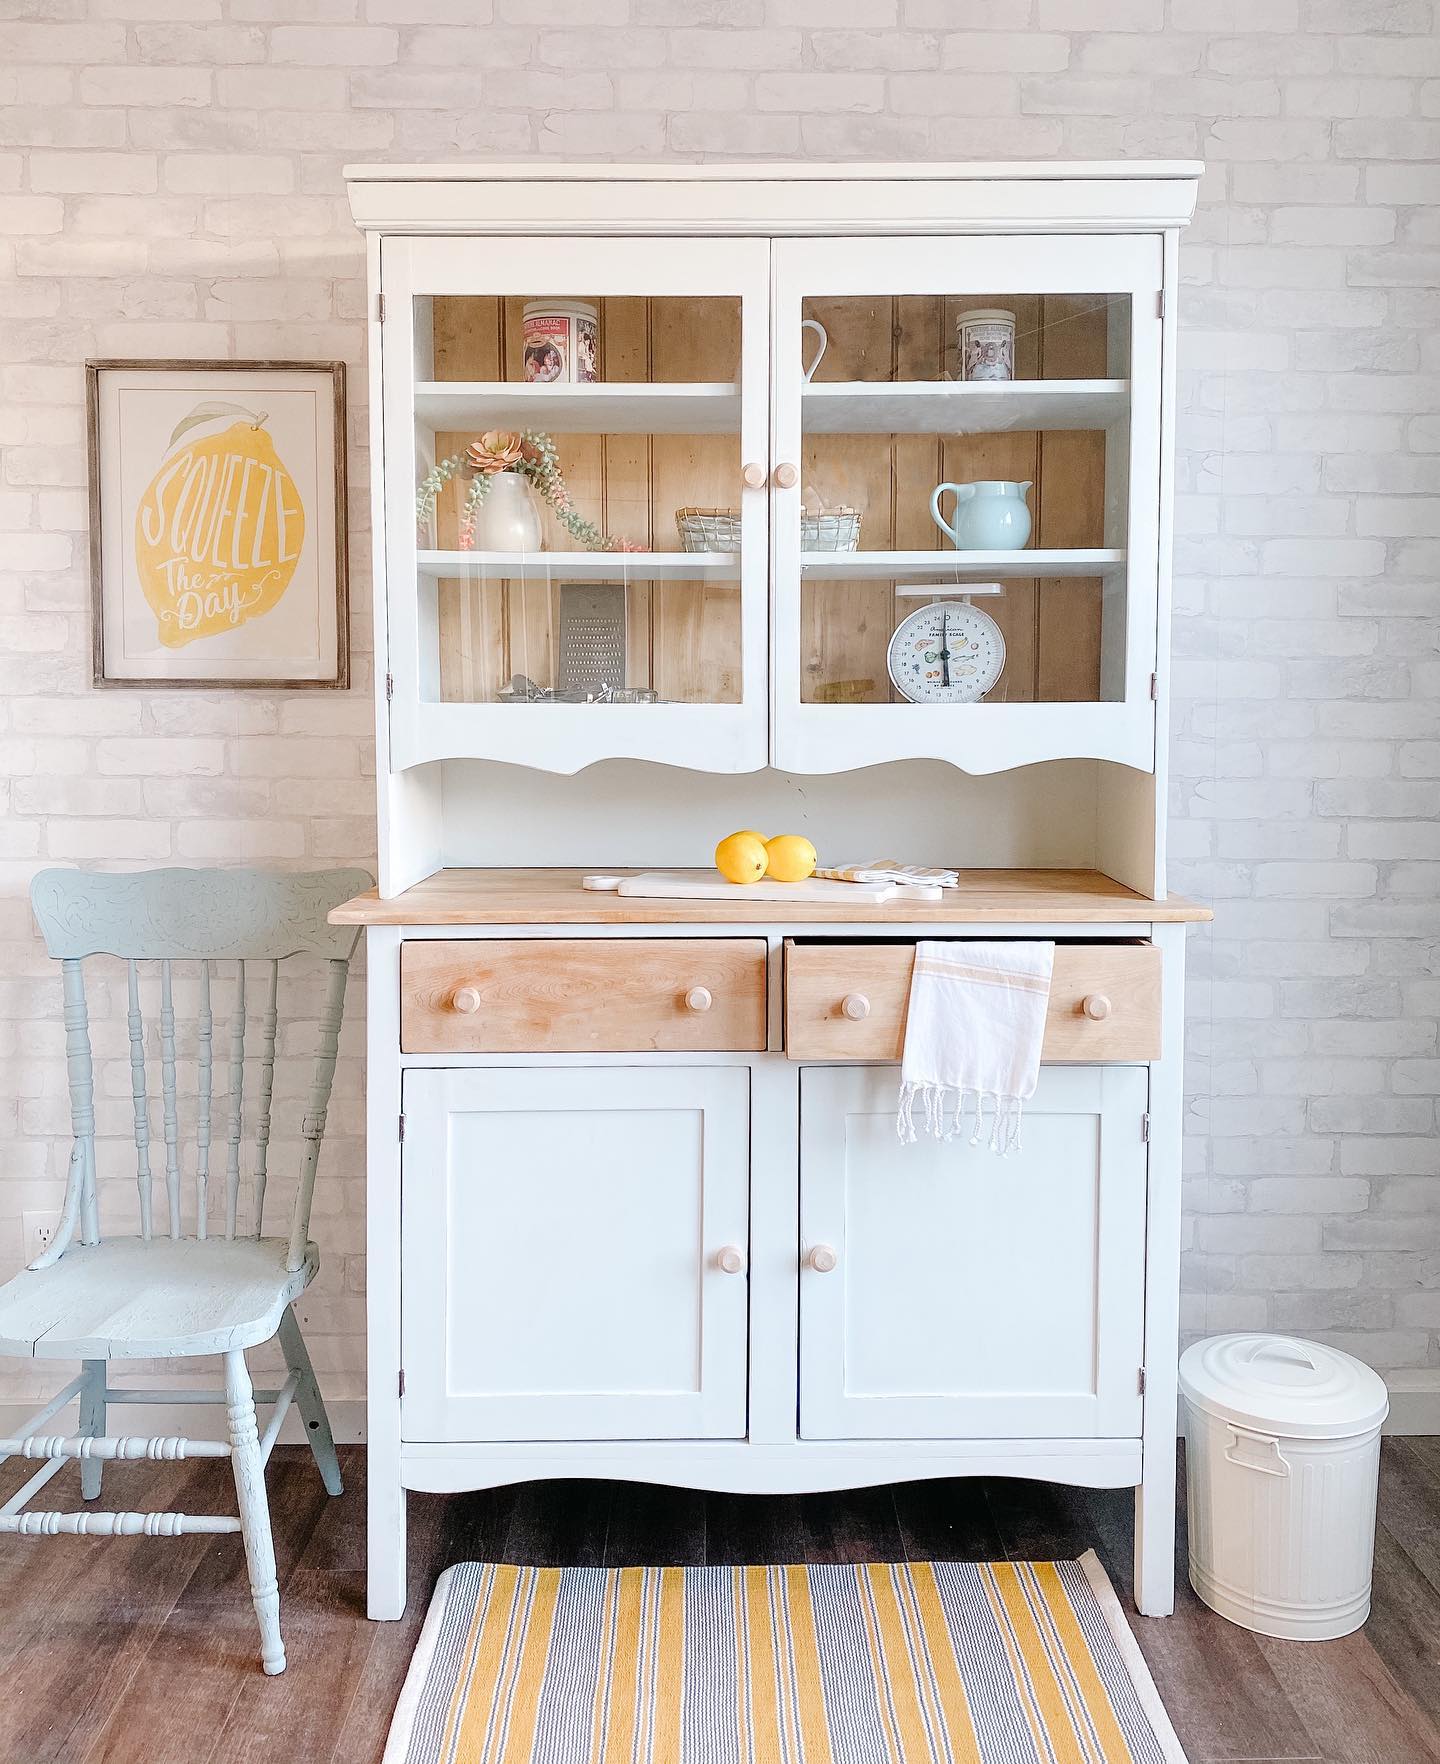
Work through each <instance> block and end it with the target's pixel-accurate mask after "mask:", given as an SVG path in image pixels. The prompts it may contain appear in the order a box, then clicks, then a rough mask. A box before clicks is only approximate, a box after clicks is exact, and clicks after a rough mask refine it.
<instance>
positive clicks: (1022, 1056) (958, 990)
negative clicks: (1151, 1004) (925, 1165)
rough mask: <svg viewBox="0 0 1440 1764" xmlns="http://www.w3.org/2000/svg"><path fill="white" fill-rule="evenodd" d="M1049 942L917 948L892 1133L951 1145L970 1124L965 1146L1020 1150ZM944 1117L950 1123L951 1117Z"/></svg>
mask: <svg viewBox="0 0 1440 1764" xmlns="http://www.w3.org/2000/svg"><path fill="white" fill-rule="evenodd" d="M1054 964H1055V945H1054V944H1053V943H998V942H997V943H984V942H968V941H967V942H963V943H961V942H955V943H917V944H916V946H915V966H914V968H913V969H912V970H911V975H910V1007H909V1010H908V1012H907V1014H906V1018H905V1051H904V1053H903V1055H902V1056H901V1062H900V1106H899V1113H898V1115H897V1118H896V1128H897V1131H898V1132H899V1135H900V1138H901V1141H902V1142H903V1143H907V1144H908V1143H913V1142H914V1139H915V1122H914V1111H915V1108H916V1105H917V1104H918V1105H919V1107H920V1109H921V1110H922V1111H923V1114H924V1121H925V1131H926V1132H927V1133H929V1134H932V1135H933V1136H934V1137H935V1138H937V1139H940V1138H944V1139H953V1138H955V1136H956V1135H957V1134H959V1133H962V1132H963V1131H964V1125H965V1117H966V1115H967V1114H968V1115H969V1125H970V1143H971V1145H978V1144H979V1143H980V1141H981V1139H982V1137H985V1135H986V1127H985V1110H986V1107H987V1105H988V1106H989V1108H990V1111H991V1114H990V1126H989V1134H988V1140H987V1143H988V1144H989V1147H990V1149H991V1151H996V1152H1000V1153H1002V1154H1003V1153H1005V1152H1008V1151H1018V1150H1019V1149H1020V1116H1021V1109H1022V1106H1023V1104H1024V1102H1025V1099H1026V1098H1027V1097H1031V1096H1034V1094H1035V1085H1036V1082H1037V1081H1038V1079H1039V1077H1040V1050H1041V1047H1042V1046H1043V1044H1044V1041H1045V1012H1046V1010H1047V1009H1048V1007H1049V1004H1050V973H1051V969H1052V968H1053V967H1054ZM947 1117H948V1118H947Z"/></svg>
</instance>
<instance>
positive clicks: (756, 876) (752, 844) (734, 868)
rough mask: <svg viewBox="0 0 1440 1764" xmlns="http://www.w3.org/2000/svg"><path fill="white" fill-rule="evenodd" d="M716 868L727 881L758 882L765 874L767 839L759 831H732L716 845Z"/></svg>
mask: <svg viewBox="0 0 1440 1764" xmlns="http://www.w3.org/2000/svg"><path fill="white" fill-rule="evenodd" d="M715 868H716V869H717V870H718V871H719V872H720V874H721V875H722V876H723V877H724V878H725V880H726V881H727V882H758V881H759V880H760V878H761V877H762V876H763V875H764V874H765V841H764V840H763V839H762V838H761V837H760V835H759V834H758V833H732V834H731V835H730V837H729V838H728V839H722V840H721V841H720V843H719V844H718V845H717V846H716V847H715Z"/></svg>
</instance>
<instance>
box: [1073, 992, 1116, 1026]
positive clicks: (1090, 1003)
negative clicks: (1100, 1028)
mask: <svg viewBox="0 0 1440 1764" xmlns="http://www.w3.org/2000/svg"><path fill="white" fill-rule="evenodd" d="M1080 1009H1081V1010H1082V1011H1084V1013H1085V1015H1086V1016H1087V1017H1089V1018H1090V1019H1091V1020H1092V1021H1093V1022H1096V1023H1103V1022H1104V1021H1105V1019H1106V1017H1108V1016H1109V1015H1110V1010H1111V1005H1110V1000H1109V999H1108V998H1106V996H1105V994H1104V993H1103V992H1087V993H1086V995H1085V999H1084V1002H1083V1003H1082V1004H1081V1006H1080Z"/></svg>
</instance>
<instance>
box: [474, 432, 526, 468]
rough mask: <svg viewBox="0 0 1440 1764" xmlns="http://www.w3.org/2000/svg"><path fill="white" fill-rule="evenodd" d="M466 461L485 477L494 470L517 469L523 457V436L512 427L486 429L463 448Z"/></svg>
mask: <svg viewBox="0 0 1440 1764" xmlns="http://www.w3.org/2000/svg"><path fill="white" fill-rule="evenodd" d="M465 458H466V463H467V464H468V465H469V466H470V467H471V469H472V470H474V471H477V472H483V473H484V474H485V475H486V476H487V477H490V476H492V475H493V474H494V473H495V472H513V471H518V470H519V469H520V467H521V462H522V461H523V460H524V458H525V437H524V436H522V435H518V434H516V432H515V430H514V429H487V430H486V431H485V433H484V434H483V435H482V436H481V437H480V439H479V440H478V441H472V442H471V443H470V445H469V446H468V447H467V448H466V449H465Z"/></svg>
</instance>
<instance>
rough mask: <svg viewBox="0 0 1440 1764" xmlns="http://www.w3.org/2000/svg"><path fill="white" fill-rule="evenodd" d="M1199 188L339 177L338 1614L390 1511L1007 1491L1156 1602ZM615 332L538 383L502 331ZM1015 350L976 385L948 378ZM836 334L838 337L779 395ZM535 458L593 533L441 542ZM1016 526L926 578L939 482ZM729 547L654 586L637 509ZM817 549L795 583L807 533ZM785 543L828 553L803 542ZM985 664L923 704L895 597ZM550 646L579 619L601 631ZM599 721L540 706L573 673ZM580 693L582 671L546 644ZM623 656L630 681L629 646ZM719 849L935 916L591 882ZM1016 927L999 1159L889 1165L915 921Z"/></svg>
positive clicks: (524, 173) (701, 174) (381, 1548)
mask: <svg viewBox="0 0 1440 1764" xmlns="http://www.w3.org/2000/svg"><path fill="white" fill-rule="evenodd" d="M1199 172H1200V168H1199V167H1198V166H1197V165H1193V164H1143V163H1138V162H1137V163H1132V164H1122V165H1108V164H1093V165H1092V164H1077V165H1050V164H1043V165H956V166H940V165H923V166H908V167H898V166H875V165H854V166H822V165H767V166H758V165H747V166H738V167H737V166H693V165H684V166H682V165H675V166H658V165H657V166H633V165H632V166H601V165H547V164H541V163H537V164H534V165H529V166H503V165H497V166H468V167H466V166H440V167H401V166H375V167H359V168H352V169H351V170H350V171H349V172H348V174H347V175H348V177H349V181H350V196H351V203H352V207H353V210H354V214H355V218H356V220H357V222H358V224H359V225H360V226H361V227H362V228H363V229H364V230H365V233H366V238H367V246H368V253H369V287H370V302H371V318H370V399H371V412H372V421H371V443H372V448H373V454H374V458H373V482H374V498H373V517H374V528H375V651H376V674H377V682H378V687H377V692H376V708H377V723H376V728H377V750H378V751H377V773H378V797H379V823H380V874H381V880H380V886H379V888H378V890H377V891H376V892H375V894H373V895H371V896H368V897H364V898H362V899H360V900H357V901H355V902H352V903H351V904H350V905H349V906H348V907H345V908H342V909H340V912H339V913H338V914H337V917H339V918H341V919H343V920H345V921H346V922H349V923H358V924H363V925H365V926H366V927H367V928H368V948H369V1079H368V1082H369V1103H368V1110H369V1114H368V1121H369V1141H370V1151H369V1160H370V1162H369V1200H368V1206H369V1226H368V1242H369V1264H368V1267H369V1272H368V1302H369V1319H370V1321H369V1454H370V1471H369V1486H370V1496H369V1498H370V1533H369V1581H370V1595H369V1602H370V1611H371V1614H372V1615H373V1616H376V1617H396V1616H398V1615H399V1614H400V1612H401V1610H402V1609H403V1607H404V1603H405V1596H406V1593H405V1504H406V1491H407V1490H440V1491H444V1490H459V1489H474V1488H481V1487H486V1486H489V1485H492V1484H495V1483H501V1482H508V1481H515V1480H520V1479H523V1478H532V1477H565V1476H600V1477H618V1478H632V1479H645V1480H654V1481H660V1482H671V1483H679V1484H686V1485H691V1486H698V1487H705V1488H716V1489H731V1490H741V1491H753V1492H756V1493H763V1492H767V1491H770V1492H775V1491H795V1490H804V1489H817V1488H827V1487H840V1486H852V1485H861V1484H866V1483H878V1482H884V1481H889V1480H895V1479H900V1478H907V1477H933V1476H946V1475H956V1474H981V1473H985V1474H999V1475H1012V1476H1030V1477H1042V1478H1051V1479H1055V1480H1060V1481H1068V1482H1074V1483H1084V1484H1092V1485H1108V1486H1134V1487H1135V1488H1136V1490H1137V1506H1136V1549H1137V1575H1136V1586H1137V1598H1138V1602H1139V1605H1140V1608H1141V1609H1142V1610H1144V1611H1147V1612H1152V1613H1155V1612H1166V1611H1169V1610H1170V1608H1171V1604H1172V1597H1173V1582H1172V1576H1173V1557H1172V1539H1173V1528H1174V1469H1175V1358H1176V1312H1177V1265H1178V1256H1179V1234H1180V1204H1179V1183H1180V1158H1179V1140H1180V1125H1181V1055H1182V1029H1183V1012H1182V982H1183V946H1184V933H1185V922H1186V921H1187V920H1196V919H1201V918H1205V917H1207V916H1208V915H1207V914H1206V913H1205V911H1204V910H1203V909H1201V908H1198V907H1195V906H1192V905H1190V904H1188V903H1186V902H1183V901H1179V900H1175V899H1173V898H1168V897H1167V895H1166V888H1165V797H1166V759H1165V750H1166V743H1165V732H1166V706H1167V699H1168V687H1167V679H1168V649H1169V641H1168V639H1169V611H1168V597H1169V573H1170V572H1169V560H1170V537H1169V534H1170V505H1171V469H1172V468H1171V431H1172V425H1173V403H1174V376H1175V320H1174V300H1175V288H1176V245H1177V239H1178V234H1179V230H1180V228H1181V227H1183V226H1184V224H1185V223H1186V221H1187V220H1188V218H1189V216H1190V214H1191V211H1192V208H1193V205H1194V200H1195V192H1196V182H1197V178H1198V176H1199ZM561 297H563V298H565V299H567V300H572V301H573V300H581V301H584V302H587V303H589V304H590V305H592V306H593V307H594V308H595V311H596V314H597V318H598V333H599V334H598V349H597V371H598V378H597V380H596V381H595V382H593V383H581V384H570V383H568V382H559V381H557V382H553V383H539V382H529V381H527V380H526V379H525V377H524V370H523V365H522V326H523V308H524V306H525V304H526V303H527V302H528V301H533V300H537V299H541V300H553V299H556V298H561ZM975 308H980V309H987V310H993V309H996V308H999V309H1001V310H1003V311H1006V312H1009V313H1012V314H1013V315H1014V317H1015V326H1016V330H1015V347H1014V354H1015V362H1014V378H1013V379H1011V380H1009V381H1005V382H998V383H997V382H983V381H964V380H961V379H959V378H958V376H956V374H955V337H956V319H957V317H958V316H959V315H960V314H961V313H962V312H964V311H966V310H970V309H975ZM817 327H823V331H824V333H825V336H826V338H827V340H828V342H827V348H826V352H825V354H824V357H823V359H822V360H821V362H820V363H819V365H818V368H817V369H816V371H815V373H814V377H813V379H810V380H807V379H806V377H805V369H806V367H807V366H809V365H810V362H811V357H812V356H813V353H814V349H815V346H816V343H817V341H818V338H819V330H818V329H817ZM512 429H513V430H530V429H534V430H544V431H546V432H547V433H549V434H551V435H552V436H553V437H554V438H555V441H556V446H557V450H558V455H559V459H560V463H561V467H562V469H563V471H564V474H565V479H566V482H567V484H568V486H569V489H570V492H571V494H572V496H573V499H574V505H575V507H576V508H577V510H579V511H580V512H581V513H583V514H584V516H585V517H586V518H588V519H590V520H592V521H594V522H595V523H596V524H597V525H598V526H599V527H601V528H603V529H604V530H605V531H607V532H608V533H610V534H612V535H614V536H616V537H618V538H621V539H623V540H624V541H626V542H627V543H628V545H629V546H630V547H632V549H628V550H623V551H615V550H612V551H599V550H595V551H589V550H579V549H576V547H575V543H574V541H573V540H572V539H570V538H569V537H568V536H567V533H566V531H565V530H564V529H563V528H562V527H561V526H560V525H559V524H557V522H556V520H555V519H554V517H553V515H552V514H549V513H547V514H546V516H545V527H544V541H543V545H542V547H541V548H540V549H538V550H532V551H529V552H526V553H523V554H521V553H514V552H497V551H486V550H483V549H466V548H462V545H461V537H462V513H461V508H460V501H459V498H460V495H461V493H462V485H463V476H461V475H458V474H457V475H456V476H455V477H453V478H451V479H450V481H449V482H447V484H446V485H445V487H444V490H443V491H442V493H441V495H440V497H439V500H438V504H437V506H436V508H435V509H434V511H433V513H429V514H427V515H426V517H425V518H424V519H423V520H421V521H419V522H418V523H417V517H416V500H415V499H416V486H417V483H418V482H419V481H420V479H421V478H422V477H423V476H424V475H425V473H426V472H427V471H428V470H429V469H430V467H431V466H433V465H434V463H435V462H436V461H437V460H440V459H444V458H447V457H452V456H454V455H455V454H456V453H457V452H458V451H460V450H461V449H463V448H464V447H465V446H466V445H467V444H468V443H469V442H470V441H472V440H473V439H474V438H475V437H476V436H477V435H479V434H481V433H482V432H485V431H490V430H496V431H504V430H512ZM981 480H1004V481H1009V482H1016V481H1020V482H1026V483H1028V484H1029V485H1031V486H1032V488H1031V489H1030V490H1029V492H1028V495H1029V505H1030V508H1031V510H1032V512H1033V515H1034V532H1033V535H1032V538H1031V542H1030V544H1029V545H1028V546H1027V547H1026V548H1025V549H1022V550H1012V551H1003V552H994V551H966V550H959V549H956V548H955V547H954V546H953V545H952V544H951V543H950V541H949V540H948V539H947V538H945V536H944V535H942V534H941V533H940V532H939V530H938V529H937V528H936V527H935V525H934V524H933V523H932V521H931V518H930V513H929V503H930V493H931V490H932V489H933V487H934V486H935V485H936V484H938V483H941V482H946V481H948V482H952V483H953V482H960V483H970V482H975V481H981ZM696 507H699V508H705V509H712V510H714V509H719V510H722V511H727V512H726V514H725V515H724V516H722V522H721V525H722V530H725V529H726V528H728V531H729V533H731V534H733V536H734V547H733V548H732V549H729V550H714V551H708V552H703V551H702V552H696V551H693V550H686V549H683V548H682V545H681V542H680V540H679V538H678V537H677V519H676V513H677V510H680V509H684V508H696ZM836 510H848V511H852V512H854V513H858V514H859V517H860V534H859V544H858V547H857V548H856V549H853V550H849V551H833V550H830V551H827V550H824V549H821V548H819V542H818V541H817V537H816V536H817V535H818V534H821V533H823V531H824V530H825V525H826V523H825V521H824V520H823V518H822V517H823V516H824V515H825V514H827V513H830V512H833V511H836ZM811 547H815V548H813V549H812V548H811ZM967 597H974V598H975V600H976V602H977V603H978V604H979V605H980V606H981V607H982V608H983V609H984V610H985V611H986V612H988V613H989V614H990V615H991V616H992V617H993V618H994V620H995V621H996V623H997V624H998V626H999V627H1000V630H1001V632H1002V633H1003V637H1004V643H1005V650H1006V656H1005V666H1004V670H1003V672H1002V674H1001V676H1000V678H999V680H998V682H997V683H996V685H995V686H994V687H993V688H992V690H991V691H990V692H989V693H988V695H987V696H986V697H985V698H984V700H983V701H981V702H974V703H944V704H916V703H910V702H907V701H906V700H905V699H904V698H902V697H901V695H900V694H899V692H898V691H896V690H895V689H894V688H893V687H892V685H891V682H890V678H889V675H888V672H887V661H886V654H887V646H888V644H889V640H890V637H891V634H892V632H893V631H894V629H895V628H896V626H897V624H898V623H899V622H900V621H901V620H902V619H903V618H904V617H905V616H906V615H907V614H908V613H909V612H911V611H913V610H914V609H915V608H917V607H920V606H924V605H926V604H933V603H936V602H941V601H947V600H949V601H958V600H961V599H964V598H967ZM587 621H589V622H588V623H587ZM587 636H588V637H589V638H591V639H592V640H593V641H594V642H595V643H598V644H600V645H601V646H602V648H603V653H604V654H605V655H606V657H607V658H608V659H607V665H608V666H609V668H610V672H611V674H612V675H613V674H614V673H615V672H616V670H617V668H618V670H619V671H620V672H621V673H622V674H623V676H624V677H623V680H618V681H617V680H615V679H613V678H612V679H609V680H608V681H607V682H606V684H607V685H609V686H615V685H617V684H618V685H621V686H623V687H624V688H625V691H624V692H623V694H622V695H621V698H622V701H621V702H613V696H612V695H611V694H609V693H608V692H606V691H605V690H603V689H602V690H601V691H599V692H598V693H597V692H595V691H593V690H592V691H589V692H586V691H580V690H575V689H574V687H575V682H576V680H577V679H582V678H583V663H584V660H585V656H584V653H583V640H584V639H585V638H586V637H587ZM577 657H578V660H577ZM617 658H619V659H617ZM737 827H758V828H761V829H763V830H764V831H765V832H766V833H777V832H803V833H806V834H808V835H809V836H810V837H811V838H812V839H813V840H814V842H815V844H816V845H817V847H818V848H819V850H820V852H821V856H822V861H831V862H835V861H846V860H852V861H853V860H860V859H865V858H871V857H876V856H880V855H888V856H893V857H897V858H901V859H907V860H911V861H915V862H920V863H929V864H937V865H938V864H949V865H960V866H963V876H962V882H961V886H960V887H959V888H958V889H957V890H952V891H949V892H947V893H946V894H945V896H944V898H943V900H940V901H937V902H912V903H910V904H907V905H903V906H900V905H895V904H875V905H866V906H852V905H851V904H850V903H849V901H848V900H846V901H840V902H833V901H824V902H808V903H807V902H801V901H798V900H797V901H795V902H794V903H793V904H792V903H791V902H790V901H788V900H784V901H773V900H756V899H754V898H753V897H750V896H747V894H746V893H745V891H744V890H743V889H736V890H735V891H734V893H733V896H731V897H729V898H726V899H721V900H673V899H671V900H667V899H643V898H628V897H626V898H621V897H617V896H616V895H614V894H604V893H592V892H586V891H585V890H583V889H582V888H581V886H580V876H581V874H582V873H583V872H585V871H596V870H605V869H626V870H628V869H634V868H637V867H671V868H673V867H675V866H689V867H692V868H694V869H697V870H700V869H703V868H704V867H705V866H707V865H708V864H709V861H710V853H711V850H712V848H713V846H714V843H715V841H716V840H717V838H719V837H720V836H721V835H723V834H725V833H727V832H730V831H731V830H733V829H735V828H737ZM922 936H943V937H952V938H964V937H967V936H984V937H1039V938H1047V939H1051V938H1053V939H1054V940H1055V941H1056V943H1057V956H1056V966H1055V984H1054V988H1053V993H1052V999H1051V1006H1050V1014H1049V1019H1048V1025H1047V1032H1046V1041H1045V1062H1046V1063H1045V1066H1044V1068H1043V1071H1042V1076H1041V1081H1040V1086H1039V1089H1038V1091H1037V1094H1036V1096H1035V1098H1034V1101H1033V1104H1032V1105H1030V1107H1029V1108H1028V1109H1027V1128H1026V1134H1025V1143H1024V1149H1023V1151H1022V1152H1020V1153H1019V1154H1017V1155H1014V1156H1012V1157H1009V1158H1007V1159H1004V1160H1000V1159H998V1158H996V1157H994V1156H993V1155H992V1154H990V1153H989V1152H988V1151H985V1150H984V1149H983V1148H972V1147H970V1146H969V1145H968V1144H967V1143H965V1142H964V1141H955V1142H951V1143H929V1142H925V1141H923V1140H922V1142H921V1143H920V1144H918V1145H909V1146H902V1145H901V1144H900V1143H899V1142H898V1139H897V1136H896V1133H895V1124H894V1123H895V1107H896V1090H897V1083H898V1068H897V1065H896V1061H897V1059H898V1055H899V1050H900V1043H901V1038H902V1034H903V1022H904V1009H905V998H906V993H907V989H908V984H909V973H910V964H911V959H912V952H913V944H914V941H915V939H916V938H917V937H922Z"/></svg>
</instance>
